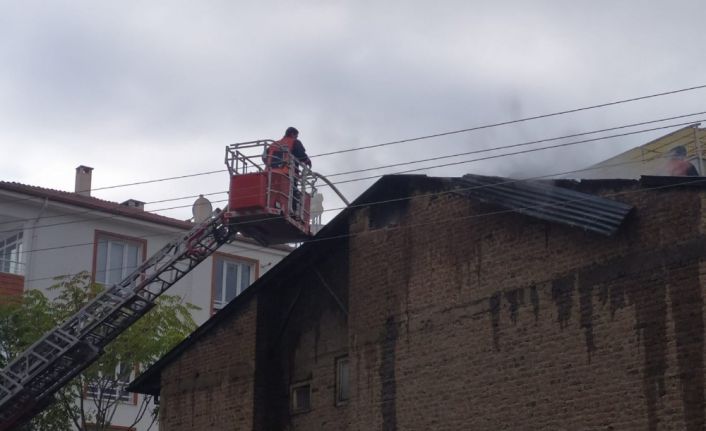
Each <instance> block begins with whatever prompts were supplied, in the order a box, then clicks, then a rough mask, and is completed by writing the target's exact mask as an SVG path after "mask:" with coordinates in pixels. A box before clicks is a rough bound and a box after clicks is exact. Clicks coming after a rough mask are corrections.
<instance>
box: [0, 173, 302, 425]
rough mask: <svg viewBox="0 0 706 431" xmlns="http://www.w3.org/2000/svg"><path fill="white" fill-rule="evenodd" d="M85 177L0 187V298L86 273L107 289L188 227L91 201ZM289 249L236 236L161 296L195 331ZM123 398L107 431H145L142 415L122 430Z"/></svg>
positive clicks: (131, 204) (128, 402) (129, 407)
mask: <svg viewBox="0 0 706 431" xmlns="http://www.w3.org/2000/svg"><path fill="white" fill-rule="evenodd" d="M90 175H91V168H87V167H85V166H80V167H79V168H77V181H76V190H75V191H74V192H64V191H58V190H53V189H45V188H40V187H34V186H29V185H23V184H18V183H10V182H2V181H0V296H2V295H18V294H21V292H22V291H23V290H26V289H40V290H42V291H44V292H45V293H46V294H47V295H49V296H51V293H50V292H48V290H47V289H48V287H49V286H51V285H52V284H54V283H56V282H55V280H54V278H55V277H57V276H61V275H68V274H76V273H79V272H81V271H88V272H89V273H90V274H92V277H93V280H94V281H95V282H97V283H103V284H113V283H115V282H117V281H120V280H121V279H122V278H123V277H124V276H125V275H127V274H129V273H130V272H131V270H132V269H134V268H135V267H136V266H137V265H138V264H139V263H140V262H142V261H143V260H145V259H146V258H148V257H149V256H151V255H152V254H153V253H155V252H157V251H158V250H160V249H161V248H162V247H163V246H164V245H166V243H167V242H169V241H170V240H172V239H173V238H174V237H176V236H178V235H179V234H181V233H183V232H185V231H187V230H189V229H190V228H191V227H193V224H192V223H191V222H188V221H182V220H177V219H173V218H169V217H164V216H160V215H157V214H152V213H148V212H145V211H144V210H143V209H142V207H143V204H142V203H141V202H139V201H135V200H128V201H126V202H124V203H122V204H118V203H115V202H108V201H104V200H101V199H96V198H94V197H91V196H90V191H89V190H90ZM289 251H290V249H289V248H288V247H285V246H274V247H263V246H261V245H259V244H257V243H255V242H253V241H251V240H249V239H246V238H237V239H236V240H235V241H233V242H232V243H230V244H226V245H224V246H222V247H221V248H220V249H219V250H218V251H217V252H216V253H215V254H214V255H212V256H211V257H209V258H208V259H207V260H205V261H204V262H202V263H201V264H200V265H199V266H197V267H196V268H195V269H194V270H193V271H191V272H190V273H189V274H187V275H186V276H185V277H184V278H183V279H181V280H180V281H179V282H177V283H176V284H175V285H174V286H173V287H172V288H171V289H170V290H169V291H168V292H167V294H169V295H178V296H180V297H181V298H183V300H184V301H185V302H189V303H192V304H194V305H196V306H197V307H199V310H197V311H194V312H193V318H194V320H195V321H196V323H197V324H199V325H200V324H201V323H203V322H204V321H206V320H207V319H208V318H209V317H210V316H211V315H212V314H213V313H214V312H216V311H217V310H218V309H219V308H220V307H222V306H224V305H225V304H227V303H228V302H229V301H230V300H231V299H233V298H234V297H235V296H236V295H238V294H240V293H241V292H242V291H243V290H244V289H245V288H247V287H248V286H249V285H250V284H251V283H252V282H253V281H254V280H255V279H256V278H257V277H258V276H260V275H261V274H263V273H264V272H266V271H267V270H268V269H269V268H271V267H272V266H274V265H275V264H276V263H277V262H279V261H280V260H281V259H282V258H283V257H284V256H286V255H287V254H288V253H289ZM127 382H129V379H128V380H127V381H126V383H127ZM117 396H119V395H117ZM124 398H125V399H124V400H122V402H121V403H120V405H119V408H118V410H117V411H116V414H115V416H114V418H113V421H112V422H113V425H115V429H116V430H117V429H120V430H130V429H134V430H135V431H144V430H146V429H147V427H148V426H149V424H150V422H151V418H149V414H147V415H145V417H144V418H143V420H142V421H140V422H139V423H138V424H136V425H135V426H133V427H132V428H125V427H126V426H129V425H131V424H132V423H133V421H134V419H135V417H136V416H137V414H138V412H137V410H138V407H139V405H140V404H141V402H140V401H141V400H139V399H134V397H133V394H130V395H129V396H124ZM153 429H156V426H155V427H153Z"/></svg>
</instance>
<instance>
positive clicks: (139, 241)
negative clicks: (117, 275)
mask: <svg viewBox="0 0 706 431" xmlns="http://www.w3.org/2000/svg"><path fill="white" fill-rule="evenodd" d="M101 239H106V240H108V241H110V240H113V241H117V242H125V243H133V244H136V245H137V246H138V251H140V253H141V256H138V257H137V265H138V266H139V265H140V264H141V263H143V262H144V261H145V259H146V258H147V257H146V256H147V240H146V239H144V238H138V237H133V236H128V235H122V234H118V233H113V232H108V231H104V230H98V229H96V230H95V232H94V236H93V266H92V269H91V282H93V283H97V284H101V285H103V283H101V282H99V281H98V280H97V277H96V275H97V274H96V271H97V270H98V268H97V267H98V243H99V241H100V240H101ZM140 246H141V247H140Z"/></svg>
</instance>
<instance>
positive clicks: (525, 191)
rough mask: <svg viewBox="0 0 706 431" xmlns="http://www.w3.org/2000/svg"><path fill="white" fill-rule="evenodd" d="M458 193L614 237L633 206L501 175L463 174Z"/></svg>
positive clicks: (543, 183) (545, 182)
mask: <svg viewBox="0 0 706 431" xmlns="http://www.w3.org/2000/svg"><path fill="white" fill-rule="evenodd" d="M458 184H459V185H460V186H461V187H460V189H459V190H458V191H457V193H459V194H461V195H464V196H468V197H469V198H472V199H476V200H479V201H481V202H486V203H491V204H496V205H498V206H500V207H502V208H505V209H508V210H510V211H514V212H518V213H520V214H525V215H528V216H530V217H535V218H538V219H540V220H545V221H549V222H553V223H559V224H563V225H566V226H571V227H577V228H580V229H584V230H587V231H591V232H595V233H599V234H601V235H606V236H611V235H613V234H615V233H616V232H617V231H618V228H620V225H621V224H622V223H623V221H624V220H625V217H627V215H628V214H629V213H630V211H632V208H633V207H632V206H631V205H627V204H624V203H622V202H618V201H615V200H612V199H606V198H603V197H599V196H595V195H592V194H589V193H583V192H578V191H575V190H570V189H567V188H564V187H559V186H557V185H554V183H553V182H549V181H518V180H511V179H508V178H501V177H486V176H482V175H464V176H463V177H462V178H461V179H460V180H458Z"/></svg>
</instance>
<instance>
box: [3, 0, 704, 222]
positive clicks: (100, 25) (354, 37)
mask: <svg viewBox="0 0 706 431" xmlns="http://www.w3.org/2000/svg"><path fill="white" fill-rule="evenodd" d="M582 4H583V6H582ZM704 9H705V5H704V2H703V1H698V0H695V1H670V2H666V1H665V2H656V1H633V2H630V1H621V2H616V1H591V2H564V1H561V2H560V1H554V2H548V1H547V2H541V1H532V2H528V1H517V2H510V1H504V2H490V1H468V0H467V1H436V2H431V1H361V0H356V1H333V0H327V1H323V0H322V1H286V2H285V1H281V2H270V1H258V2H245V1H232V0H231V1H199V2H195V1H175V0H170V1H163V2H162V1H149V2H147V1H140V2H138V1H126V0H123V1H113V2H109V1H99V2H97V1H79V0H71V1H52V2H47V1H31V0H23V1H6V0H0V64H1V65H2V67H0V149H1V150H2V152H1V154H2V156H0V172H2V175H0V179H2V180H5V181H17V182H21V183H26V184H31V185H39V186H44V187H51V188H57V189H62V190H68V191H71V190H73V187H74V173H75V168H76V166H78V165H81V164H83V165H87V166H91V167H93V168H95V170H94V172H93V186H94V187H105V186H111V185H116V184H124V183H131V182H135V181H142V180H150V179H157V178H164V177H172V176H179V175H188V174H193V173H199V172H206V171H213V170H218V169H222V168H224V164H223V154H224V147H225V146H226V145H228V144H230V143H234V142H239V141H247V140H252V139H258V138H273V139H278V138H280V137H281V135H282V133H283V132H284V129H285V128H286V127H287V126H290V125H291V126H296V127H297V128H298V129H299V130H300V138H301V140H302V141H303V143H304V145H305V146H306V148H307V150H308V152H309V154H312V155H314V154H318V153H322V152H328V151H332V150H336V149H345V148H351V147H356V146H361V145H373V144H378V143H383V142H387V141H392V140H398V139H405V138H412V137H416V136H421V135H428V134H433V133H438V132H445V131H450V130H457V129H464V128H469V127H473V126H478V125H483V124H487V123H494V122H500V121H506V120H512V119H516V118H522V117H527V116H533V115H537V114H544V113H550V112H556V111H562V110H565V109H571V108H577V107H582V106H588V105H594V104H599V103H604V102H610V101H614V100H620V99H625V98H631V97H638V96H642V95H646V94H653V93H659V92H662V91H669V90H675V89H680V88H685V87H691V86H696V85H702V84H706V71H705V69H706V57H705V56H704V55H703V47H704V46H706V32H705V31H704V30H703V17H704V12H705V10H704ZM705 100H706V90H696V91H692V92H688V93H681V94H677V95H673V96H665V97H660V98H655V99H651V100H646V101H641V102H634V103H629V104H623V105H617V106H613V107H609V108H604V109H597V110H591V111H587V112H582V113H577V114H570V115H563V116H559V117H553V118H551V119H546V120H537V121H531V122H525V123H521V124H518V125H511V126H504V127H498V128H493V129H487V130H484V131H477V132H469V133H464V134H456V135H451V136H447V137H445V138H438V139H430V140H424V141H418V142H413V143H407V144H401V145H393V146H389V147H384V148H378V149H373V150H364V151H357V152H352V153H345V154H341V155H336V156H327V157H319V158H314V160H313V161H314V168H315V170H316V171H319V172H321V173H323V174H334V173H337V172H344V171H351V170H355V169H362V168H369V167H375V166H380V165H386V164H391V163H399V162H406V161H413V160H419V159H423V158H429V157H436V156H442V155H447V154H454V153H459V152H464V151H472V150H475V149H483V148H492V147H496V146H501V145H509V144H515V143H520V142H524V141H528V140H536V139H544V138H551V137H556V136H561V135H565V134H571V133H579V132H585V131H591V130H596V129H601V128H607V127H613V126H619V125H623V124H628V123H633V122H640V121H649V120H655V119H659V118H664V117H670V116H676V115H682V114H687V113H693V112H698V111H706V103H704V101H705ZM702 118H706V116H704V115H700V116H694V117H691V118H690V119H687V120H677V121H672V122H666V123H661V124H659V125H669V124H672V123H679V122H684V121H689V120H694V121H695V120H699V119H702ZM643 128H644V127H643ZM676 128H677V127H674V129H676ZM637 129H639V128H636V129H634V130H637ZM671 130H673V129H665V130H663V131H655V132H651V133H643V134H638V135H634V136H630V137H624V138H621V139H612V140H606V141H600V142H594V143H588V144H582V145H578V146H574V147H570V148H566V149H562V150H552V151H542V152H536V153H530V154H526V155H518V156H512V157H503V158H499V159H495V160H492V161H485V162H476V163H468V164H461V165H455V166H450V167H446V168H438V169H431V170H427V171H422V172H425V173H428V174H430V175H445V176H459V175H462V174H464V173H480V174H491V175H502V176H514V177H528V176H533V175H544V174H551V173H557V172H560V171H568V170H571V169H578V168H582V167H585V166H588V165H590V164H592V163H595V162H598V161H600V160H603V159H605V158H608V157H610V156H613V155H615V154H617V153H620V152H622V151H624V150H626V149H628V148H630V147H632V146H636V145H639V144H641V143H644V142H647V141H649V140H650V139H653V138H655V137H657V136H660V135H662V134H666V133H668V132H669V131H671ZM476 157H477V156H476ZM470 158H473V156H463V157H460V158H455V159H449V160H442V161H437V162H428V163H425V164H416V165H412V166H409V167H406V169H409V168H412V167H423V166H429V165H434V164H440V163H443V162H449V161H451V162H453V161H459V160H467V159H470ZM403 169H405V167H396V168H391V169H387V170H381V171H375V172H366V173H357V174H349V175H344V176H336V177H332V180H334V181H341V180H346V179H354V178H357V177H362V176H370V175H372V174H382V173H389V172H397V171H400V170H403ZM372 182H373V180H366V181H358V182H351V183H347V184H343V185H341V189H342V191H343V192H344V193H345V194H346V195H347V196H348V197H349V198H350V199H353V198H355V197H356V196H357V195H358V194H359V193H360V192H361V191H363V190H364V189H365V188H367V187H368V186H369V185H370V184H372ZM226 189H227V174H225V173H219V174H212V175H204V176H198V177H192V178H187V179H181V180H173V181H165V182H158V183H154V184H150V185H140V186H131V187H122V188H115V189H110V190H103V191H96V192H95V193H94V196H97V197H100V198H104V199H109V200H116V201H123V200H126V199H129V198H134V199H138V200H142V201H147V202H153V201H157V200H164V199H170V198H177V197H183V196H191V195H196V194H199V193H204V194H205V193H214V192H221V191H225V190H226ZM210 197H211V198H212V200H218V199H223V198H224V197H225V196H224V195H222V194H221V195H213V196H210ZM191 202H193V198H188V199H185V200H180V201H175V202H167V203H157V204H151V205H148V206H147V209H148V210H157V209H161V208H165V207H169V206H178V205H190V204H191ZM324 204H325V206H326V207H328V208H331V207H337V206H339V205H340V203H339V202H338V201H337V200H336V199H335V198H334V197H333V195H330V194H326V201H325V203H324ZM217 205H222V204H217ZM163 214H167V215H171V216H174V217H178V218H182V219H186V218H188V217H190V216H191V210H190V208H189V207H187V208H183V209H178V210H171V211H167V212H163Z"/></svg>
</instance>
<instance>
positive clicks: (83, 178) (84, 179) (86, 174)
mask: <svg viewBox="0 0 706 431" xmlns="http://www.w3.org/2000/svg"><path fill="white" fill-rule="evenodd" d="M92 171H93V168H89V167H88V166H83V165H81V166H79V167H78V168H76V187H75V189H74V192H75V193H78V194H79V195H81V196H91V172H92Z"/></svg>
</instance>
